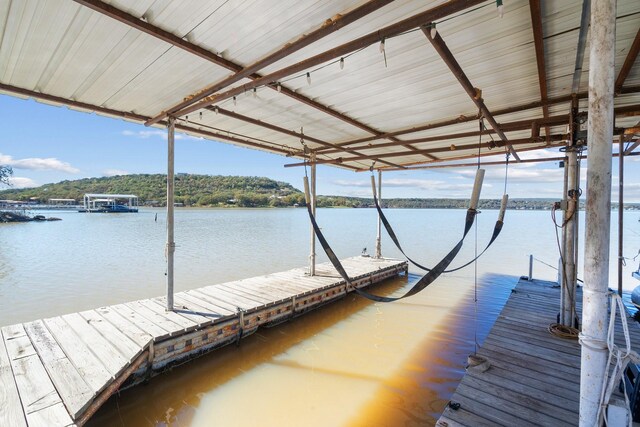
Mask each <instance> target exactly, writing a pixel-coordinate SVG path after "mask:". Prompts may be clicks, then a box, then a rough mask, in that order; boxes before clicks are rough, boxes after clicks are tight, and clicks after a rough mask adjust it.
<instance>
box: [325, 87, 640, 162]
mask: <svg viewBox="0 0 640 427" xmlns="http://www.w3.org/2000/svg"><path fill="white" fill-rule="evenodd" d="M638 92H640V86H629V87H623V88H622V89H621V90H620V94H627V93H638ZM588 96H589V94H588V93H587V92H580V93H579V94H578V95H577V97H578V99H587V97H588ZM572 98H573V96H572V95H562V96H557V97H555V98H549V99H547V101H546V102H542V101H534V102H527V103H525V104H519V105H514V106H513V107H507V108H502V109H499V110H494V111H493V115H494V117H495V116H500V115H503V114H511V113H517V112H520V111H525V110H531V109H533V108H539V107H542V106H543V105H549V106H551V105H556V104H562V103H563V102H571V100H572ZM473 120H478V115H477V114H474V115H470V116H465V115H461V116H458V117H456V118H453V119H447V120H442V121H439V122H434V123H427V124H424V125H419V126H413V127H410V128H405V129H400V130H396V131H392V132H387V133H385V134H383V135H380V136H379V137H376V136H368V137H365V138H358V139H352V140H350V141H344V142H338V143H336V145H338V146H340V147H345V146H348V145H353V144H359V143H361V142H368V141H375V140H377V139H382V137H388V136H398V135H406V134H410V133H416V132H422V131H425V130H431V129H437V128H441V127H447V126H452V125H457V124H460V123H466V122H470V121H473ZM325 150H326V149H322V148H321V149H319V150H318V152H324V151H325Z"/></svg>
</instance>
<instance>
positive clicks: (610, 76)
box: [579, 0, 616, 427]
mask: <svg viewBox="0 0 640 427" xmlns="http://www.w3.org/2000/svg"><path fill="white" fill-rule="evenodd" d="M590 31H591V39H590V49H591V50H590V54H589V122H588V131H587V138H588V150H589V169H588V171H587V191H588V193H587V200H586V209H585V222H586V225H585V251H584V292H583V309H582V333H581V335H580V337H581V340H580V342H581V346H582V354H581V365H580V366H581V369H580V422H579V425H580V427H587V426H588V427H592V426H594V425H598V423H599V420H598V416H599V413H600V410H601V408H600V395H601V394H602V389H603V386H604V384H603V381H604V378H605V371H606V369H607V358H608V351H607V343H606V341H607V326H608V323H609V319H608V317H609V316H608V313H607V309H608V285H609V242H610V240H609V238H610V229H609V227H610V224H611V140H612V138H613V95H614V80H615V74H614V73H615V35H616V0H593V1H592V3H591V29H590Z"/></svg>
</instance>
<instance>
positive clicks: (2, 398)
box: [0, 332, 27, 427]
mask: <svg viewBox="0 0 640 427" xmlns="http://www.w3.org/2000/svg"><path fill="white" fill-rule="evenodd" d="M0 425H3V426H16V427H23V426H26V425H27V420H26V419H25V415H24V412H23V410H22V403H21V402H20V395H19V394H18V387H17V385H16V381H15V376H14V374H13V368H12V367H11V361H10V360H9V355H8V354H7V348H6V346H5V338H4V336H3V334H2V332H0Z"/></svg>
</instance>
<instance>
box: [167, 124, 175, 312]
mask: <svg viewBox="0 0 640 427" xmlns="http://www.w3.org/2000/svg"><path fill="white" fill-rule="evenodd" d="M175 120H176V119H175V118H174V117H169V125H168V129H167V142H168V144H167V145H168V153H167V246H166V252H167V310H169V311H172V310H173V254H174V253H175V251H176V243H175V241H174V237H173V226H174V221H173V209H174V206H173V200H174V199H173V196H174V188H173V186H174V163H175V162H174V154H175V148H174V145H175V144H174V143H175Z"/></svg>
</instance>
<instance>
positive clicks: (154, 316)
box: [124, 301, 186, 335]
mask: <svg viewBox="0 0 640 427" xmlns="http://www.w3.org/2000/svg"><path fill="white" fill-rule="evenodd" d="M124 305H125V306H126V307H127V308H129V309H130V310H132V311H134V312H135V313H136V314H138V315H139V316H140V317H144V318H146V319H147V320H148V321H149V322H151V323H153V324H155V325H157V326H160V327H161V328H162V329H164V330H166V331H169V335H175V334H179V333H183V332H184V331H185V329H186V328H185V327H183V326H181V325H180V324H178V323H176V322H174V321H172V320H169V319H168V318H167V317H166V316H164V315H162V314H158V313H156V312H155V311H153V310H150V309H149V308H147V307H145V306H144V305H142V304H140V301H133V302H128V303H125V304H124Z"/></svg>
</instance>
